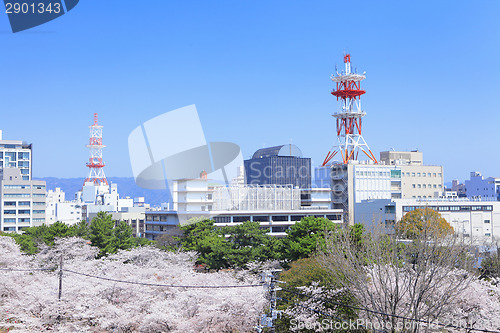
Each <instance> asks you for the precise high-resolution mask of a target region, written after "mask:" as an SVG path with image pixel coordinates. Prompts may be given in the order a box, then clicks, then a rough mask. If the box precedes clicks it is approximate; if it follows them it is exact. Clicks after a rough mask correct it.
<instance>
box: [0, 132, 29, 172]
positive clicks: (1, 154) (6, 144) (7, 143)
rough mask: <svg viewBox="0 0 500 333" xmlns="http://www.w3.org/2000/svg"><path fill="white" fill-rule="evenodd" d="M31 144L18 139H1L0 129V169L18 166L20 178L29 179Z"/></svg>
mask: <svg viewBox="0 0 500 333" xmlns="http://www.w3.org/2000/svg"><path fill="white" fill-rule="evenodd" d="M31 148H32V145H31V144H27V143H26V142H24V141H19V140H3V139H2V131H0V169H3V168H19V170H20V171H21V177H22V180H31V167H32V163H31Z"/></svg>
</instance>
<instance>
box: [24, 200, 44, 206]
mask: <svg viewBox="0 0 500 333" xmlns="http://www.w3.org/2000/svg"><path fill="white" fill-rule="evenodd" d="M43 204H45V203H43ZM29 205H30V202H29V201H19V206H29Z"/></svg>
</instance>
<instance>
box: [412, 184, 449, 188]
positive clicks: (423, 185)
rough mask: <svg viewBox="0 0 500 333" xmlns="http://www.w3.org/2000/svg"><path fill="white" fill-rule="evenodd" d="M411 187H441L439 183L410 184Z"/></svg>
mask: <svg viewBox="0 0 500 333" xmlns="http://www.w3.org/2000/svg"><path fill="white" fill-rule="evenodd" d="M411 186H412V187H413V188H443V185H441V184H411Z"/></svg>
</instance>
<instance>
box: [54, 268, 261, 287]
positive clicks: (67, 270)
mask: <svg viewBox="0 0 500 333" xmlns="http://www.w3.org/2000/svg"><path fill="white" fill-rule="evenodd" d="M63 271H65V272H69V273H73V274H77V275H83V276H87V277H91V278H94V279H100V280H106V281H113V282H120V283H127V284H135V285H141V286H149V287H167V288H198V289H224V288H252V287H262V285H261V284H247V285H232V286H231V285H230V286H192V285H191V286H189V285H174V284H158V283H145V282H134V281H125V280H118V279H112V278H106V277H102V276H97V275H90V274H85V273H80V272H75V271H72V270H69V269H63Z"/></svg>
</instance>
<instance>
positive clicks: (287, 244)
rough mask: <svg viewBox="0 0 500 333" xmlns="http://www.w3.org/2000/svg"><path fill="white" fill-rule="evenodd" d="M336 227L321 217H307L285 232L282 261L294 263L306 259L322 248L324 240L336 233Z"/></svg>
mask: <svg viewBox="0 0 500 333" xmlns="http://www.w3.org/2000/svg"><path fill="white" fill-rule="evenodd" d="M338 228H339V227H338V226H337V225H336V224H335V223H333V222H332V221H330V220H328V219H325V218H323V217H318V218H317V217H312V216H308V217H305V218H303V219H302V220H301V221H300V222H298V223H295V224H294V225H292V226H291V227H290V228H289V229H288V230H287V232H286V233H287V237H286V238H285V239H284V240H283V248H284V249H283V259H284V260H285V261H294V260H297V259H300V258H307V257H309V256H311V255H312V254H314V253H315V252H316V250H317V249H318V248H324V246H325V239H326V238H327V237H329V236H330V235H332V234H335V233H336V232H337V231H338Z"/></svg>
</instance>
